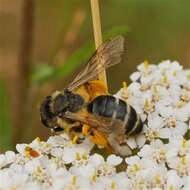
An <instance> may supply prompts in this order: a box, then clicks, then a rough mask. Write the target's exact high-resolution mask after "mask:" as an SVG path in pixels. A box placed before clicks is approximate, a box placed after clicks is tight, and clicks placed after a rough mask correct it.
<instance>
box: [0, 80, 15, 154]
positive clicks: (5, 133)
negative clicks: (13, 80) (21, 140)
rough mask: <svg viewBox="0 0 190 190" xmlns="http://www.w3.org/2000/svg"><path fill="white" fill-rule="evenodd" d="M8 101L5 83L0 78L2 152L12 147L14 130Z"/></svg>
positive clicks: (0, 141) (0, 149)
mask: <svg viewBox="0 0 190 190" xmlns="http://www.w3.org/2000/svg"><path fill="white" fill-rule="evenodd" d="M8 101H9V100H8V96H7V91H6V87H5V83H4V81H2V80H0V152H1V151H2V150H3V151H5V150H7V149H10V148H11V147H12V143H11V137H12V131H11V121H10V111H9V109H8Z"/></svg>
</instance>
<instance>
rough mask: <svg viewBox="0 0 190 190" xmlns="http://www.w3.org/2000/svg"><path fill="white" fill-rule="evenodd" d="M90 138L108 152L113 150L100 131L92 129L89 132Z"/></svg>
mask: <svg viewBox="0 0 190 190" xmlns="http://www.w3.org/2000/svg"><path fill="white" fill-rule="evenodd" d="M90 140H91V141H92V142H94V143H95V144H97V145H100V146H103V147H105V148H106V149H107V150H108V152H109V153H112V152H113V149H112V147H111V145H110V143H109V142H108V140H107V137H106V136H105V135H104V134H103V133H101V132H100V131H97V130H96V129H92V130H91V133H90Z"/></svg>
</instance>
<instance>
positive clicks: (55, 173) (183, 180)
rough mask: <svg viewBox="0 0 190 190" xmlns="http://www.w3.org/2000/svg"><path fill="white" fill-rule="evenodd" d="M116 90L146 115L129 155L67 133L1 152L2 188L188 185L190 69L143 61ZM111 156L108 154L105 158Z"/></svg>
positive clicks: (140, 189) (183, 189) (166, 189)
mask: <svg viewBox="0 0 190 190" xmlns="http://www.w3.org/2000/svg"><path fill="white" fill-rule="evenodd" d="M131 80H132V83H131V84H130V85H129V86H128V87H126V86H125V87H123V88H122V89H121V90H120V91H119V92H118V93H117V94H116V96H118V97H119V98H122V99H124V100H125V101H127V102H128V104H130V105H131V106H133V107H134V108H135V109H136V111H137V112H138V113H139V115H140V116H141V119H142V120H143V122H144V127H143V131H142V132H141V134H139V135H136V136H135V137H130V138H129V139H128V146H129V147H130V149H131V155H130V156H128V157H126V158H121V157H120V156H117V155H114V154H111V155H109V156H105V155H101V153H100V152H101V151H100V152H99V151H98V152H99V153H95V150H94V145H93V144H92V143H91V142H90V141H89V140H88V139H85V140H84V141H83V142H82V143H81V144H73V143H72V142H71V140H70V139H69V138H68V136H67V135H65V134H61V135H56V136H51V137H50V138H49V139H48V140H47V141H46V142H44V141H41V140H40V139H39V138H36V139H35V140H34V141H33V142H32V143H30V144H18V145H17V146H16V149H17V153H14V152H12V151H7V152H6V153H5V154H1V155H0V190H38V189H39V190H41V189H42V190H43V189H46V190H63V189H64V190H77V189H80V190H88V189H90V190H189V189H190V140H189V139H190V132H189V131H190V130H189V125H190V124H189V120H190V72H189V71H188V70H183V68H182V66H180V65H179V63H178V62H170V61H163V62H161V63H160V64H158V65H149V64H148V63H147V62H144V63H142V64H140V65H139V66H138V71H137V72H135V73H133V74H132V75H131ZM105 157H106V158H105Z"/></svg>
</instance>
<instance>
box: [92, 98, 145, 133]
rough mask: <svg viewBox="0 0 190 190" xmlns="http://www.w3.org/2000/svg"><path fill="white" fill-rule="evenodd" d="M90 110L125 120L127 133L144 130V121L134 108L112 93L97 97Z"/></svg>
mask: <svg viewBox="0 0 190 190" xmlns="http://www.w3.org/2000/svg"><path fill="white" fill-rule="evenodd" d="M88 111H89V112H90V113H93V114H95V115H99V116H103V117H107V118H110V119H111V120H112V121H113V120H115V119H119V120H121V121H122V122H123V126H124V127H125V133H126V134H127V135H133V134H138V133H140V132H141V131H142V126H143V125H142V122H141V119H140V117H139V115H138V114H137V113H136V111H135V110H134V108H132V107H131V106H130V105H128V104H127V103H126V102H125V101H123V100H121V99H118V98H116V97H114V96H110V95H102V96H98V97H96V98H95V99H94V100H93V101H92V102H91V103H90V104H89V105H88Z"/></svg>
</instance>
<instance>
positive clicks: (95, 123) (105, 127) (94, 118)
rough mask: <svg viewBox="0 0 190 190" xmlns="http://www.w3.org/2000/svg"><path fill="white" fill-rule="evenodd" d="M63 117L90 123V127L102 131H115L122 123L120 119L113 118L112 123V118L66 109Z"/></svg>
mask: <svg viewBox="0 0 190 190" xmlns="http://www.w3.org/2000/svg"><path fill="white" fill-rule="evenodd" d="M63 117H64V118H67V119H71V120H73V121H79V122H81V123H84V124H87V125H90V126H91V127H96V128H97V129H98V130H99V131H101V132H104V133H112V132H114V131H116V127H117V129H119V128H121V127H122V125H123V124H122V122H121V121H120V120H114V123H113V120H112V118H106V117H102V116H98V115H93V114H90V113H89V114H88V115H83V114H79V113H73V112H69V111H67V112H65V113H64V115H63Z"/></svg>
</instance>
